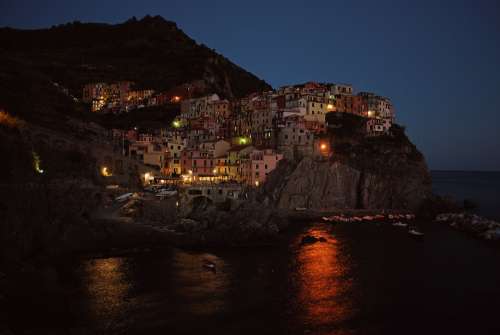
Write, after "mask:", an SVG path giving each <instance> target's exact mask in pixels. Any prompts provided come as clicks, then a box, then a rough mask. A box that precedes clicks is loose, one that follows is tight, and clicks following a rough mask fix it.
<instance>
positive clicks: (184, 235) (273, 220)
mask: <svg viewBox="0 0 500 335" xmlns="http://www.w3.org/2000/svg"><path fill="white" fill-rule="evenodd" d="M287 226H288V220H287V219H286V217H285V216H284V215H280V214H279V212H277V211H275V210H274V209H273V208H271V207H269V206H264V205H262V204H261V203H258V202H254V201H250V202H247V203H241V204H238V205H236V206H231V209H229V210H221V209H217V208H216V206H214V205H207V206H204V207H198V208H196V209H194V210H193V211H192V212H191V213H189V214H188V215H186V216H185V217H184V218H181V219H179V220H178V221H177V222H176V224H175V226H174V229H175V231H176V232H177V233H179V239H178V241H177V242H178V243H179V241H181V242H180V243H181V244H183V245H187V246H207V245H216V246H243V245H264V244H272V243H274V242H275V241H276V239H277V238H278V236H279V233H280V232H281V231H283V230H284V229H285V228H286V227H287Z"/></svg>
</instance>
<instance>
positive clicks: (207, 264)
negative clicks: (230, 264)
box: [202, 260, 216, 271]
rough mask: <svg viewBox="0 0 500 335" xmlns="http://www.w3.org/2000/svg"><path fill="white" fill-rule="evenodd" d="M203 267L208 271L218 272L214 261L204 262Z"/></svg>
mask: <svg viewBox="0 0 500 335" xmlns="http://www.w3.org/2000/svg"><path fill="white" fill-rule="evenodd" d="M202 266H203V268H205V269H207V270H211V271H215V270H216V267H215V263H214V262H212V261H209V260H204V261H203V265H202Z"/></svg>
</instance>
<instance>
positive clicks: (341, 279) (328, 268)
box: [297, 227, 355, 329]
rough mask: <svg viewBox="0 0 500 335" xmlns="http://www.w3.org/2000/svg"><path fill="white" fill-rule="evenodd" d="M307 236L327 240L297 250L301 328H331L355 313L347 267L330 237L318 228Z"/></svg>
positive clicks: (314, 228) (337, 246)
mask: <svg viewBox="0 0 500 335" xmlns="http://www.w3.org/2000/svg"><path fill="white" fill-rule="evenodd" d="M306 234H308V235H312V236H315V237H318V238H319V237H324V238H326V239H327V241H326V242H317V243H314V244H307V245H303V246H300V247H299V251H298V254H297V265H298V271H297V276H298V278H297V284H298V297H297V298H298V305H299V306H298V308H299V310H300V315H301V318H302V320H303V323H304V326H306V327H312V328H314V329H318V328H321V327H325V326H328V327H332V326H335V325H336V324H339V323H340V322H343V321H346V320H348V319H350V318H352V317H353V316H354V314H355V310H354V308H353V305H354V304H353V301H352V295H351V294H350V292H351V291H352V280H351V279H350V278H349V277H348V270H349V268H348V266H347V265H346V263H345V262H344V261H343V260H342V254H341V251H339V242H338V241H337V240H336V239H335V237H334V236H333V235H331V234H329V233H327V232H325V231H324V230H323V229H321V228H317V227H313V228H311V229H310V230H309V231H308V232H307V233H306Z"/></svg>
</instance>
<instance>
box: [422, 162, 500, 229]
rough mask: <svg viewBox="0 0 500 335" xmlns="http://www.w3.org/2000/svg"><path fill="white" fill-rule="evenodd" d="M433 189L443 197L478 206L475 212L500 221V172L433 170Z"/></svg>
mask: <svg viewBox="0 0 500 335" xmlns="http://www.w3.org/2000/svg"><path fill="white" fill-rule="evenodd" d="M431 176H432V189H433V191H434V193H436V194H438V195H441V196H450V197H452V198H453V199H454V200H456V201H459V202H463V201H464V200H470V201H472V202H474V203H476V204H477V205H478V208H477V210H476V211H475V212H477V213H478V214H479V215H483V216H485V217H488V218H492V219H497V220H499V219H500V197H498V195H499V189H500V171H460V170H431Z"/></svg>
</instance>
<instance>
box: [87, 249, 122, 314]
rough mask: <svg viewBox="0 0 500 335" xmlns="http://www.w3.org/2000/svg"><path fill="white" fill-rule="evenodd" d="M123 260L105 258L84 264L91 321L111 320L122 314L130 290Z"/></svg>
mask: <svg viewBox="0 0 500 335" xmlns="http://www.w3.org/2000/svg"><path fill="white" fill-rule="evenodd" d="M125 260H126V259H124V258H107V259H96V260H92V261H88V262H86V263H85V265H84V271H85V273H86V275H85V278H86V280H87V283H86V285H85V286H86V287H87V291H88V296H89V306H88V310H89V314H90V315H91V317H92V318H93V319H96V320H97V319H101V320H103V319H108V320H113V319H116V318H117V317H118V316H119V315H122V314H123V311H124V309H125V307H126V304H127V294H128V292H129V290H130V282H129V280H128V279H127V276H126V264H125Z"/></svg>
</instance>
